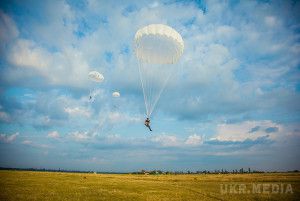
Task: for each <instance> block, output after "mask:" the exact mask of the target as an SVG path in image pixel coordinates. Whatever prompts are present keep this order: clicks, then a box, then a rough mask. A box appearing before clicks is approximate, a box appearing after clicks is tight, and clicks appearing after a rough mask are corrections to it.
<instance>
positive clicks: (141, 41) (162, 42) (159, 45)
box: [134, 24, 184, 64]
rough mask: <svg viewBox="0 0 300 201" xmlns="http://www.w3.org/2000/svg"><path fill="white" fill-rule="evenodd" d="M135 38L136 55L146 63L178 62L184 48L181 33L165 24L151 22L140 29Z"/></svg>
mask: <svg viewBox="0 0 300 201" xmlns="http://www.w3.org/2000/svg"><path fill="white" fill-rule="evenodd" d="M134 39H135V40H134V42H135V53H136V56H137V58H138V59H139V60H140V61H141V62H145V63H150V64H174V63H177V61H178V60H179V58H180V57H181V55H182V53H183V49H184V42H183V40H182V37H181V35H180V34H179V33H178V32H177V31H176V30H174V29H173V28H171V27H169V26H166V25H163V24H151V25H148V26H145V27H143V28H141V29H139V30H138V31H137V32H136V34H135V38H134Z"/></svg>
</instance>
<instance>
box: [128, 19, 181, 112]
mask: <svg viewBox="0 0 300 201" xmlns="http://www.w3.org/2000/svg"><path fill="white" fill-rule="evenodd" d="M134 45H135V54H136V57H137V59H138V62H139V65H138V66H139V75H140V80H141V85H142V89H143V95H144V102H145V107H146V115H147V117H150V116H151V114H152V112H153V110H154V108H155V106H156V104H157V102H158V100H159V99H160V96H161V94H162V92H163V91H164V88H165V87H166V85H167V83H168V81H169V79H170V76H171V75H172V72H174V69H176V65H175V64H177V63H178V60H179V59H180V57H181V55H182V53H183V50H184V42H183V39H182V37H181V35H180V34H179V33H178V32H177V31H176V30H174V29H173V28H171V27H169V26H166V25H163V24H151V25H148V26H145V27H143V28H141V29H139V30H138V31H137V32H136V34H135V37H134Z"/></svg>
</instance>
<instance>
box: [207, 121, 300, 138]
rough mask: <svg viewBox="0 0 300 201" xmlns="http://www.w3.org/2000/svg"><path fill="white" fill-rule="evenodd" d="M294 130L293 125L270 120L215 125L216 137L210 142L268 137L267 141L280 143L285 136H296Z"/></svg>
mask: <svg viewBox="0 0 300 201" xmlns="http://www.w3.org/2000/svg"><path fill="white" fill-rule="evenodd" d="M295 129H296V127H295V126H294V125H291V126H288V125H284V124H279V123H275V122H273V121H271V120H262V121H244V122H240V123H234V124H226V123H223V124H219V125H217V128H216V135H215V137H213V138H212V140H214V139H216V140H220V141H244V140H246V139H250V140H256V139H258V138H260V137H264V136H268V139H272V140H276V141H280V140H282V139H284V138H285V137H287V136H295V135H298V134H297V132H295Z"/></svg>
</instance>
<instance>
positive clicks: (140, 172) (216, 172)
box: [0, 167, 299, 175]
mask: <svg viewBox="0 0 300 201" xmlns="http://www.w3.org/2000/svg"><path fill="white" fill-rule="evenodd" d="M0 170H21V171H38V172H67V173H68V172H69V173H94V174H146V175H148V174H149V175H160V174H175V175H176V174H246V173H248V174H249V173H283V172H279V171H259V170H251V169H250V168H248V169H244V168H241V169H239V170H238V169H235V170H231V171H228V170H226V169H221V170H213V171H209V170H203V171H194V172H193V171H162V170H149V171H148V170H141V171H139V172H101V171H97V172H95V171H80V170H64V169H58V170H57V169H45V168H8V167H0ZM285 172H289V173H292V172H299V170H293V171H285Z"/></svg>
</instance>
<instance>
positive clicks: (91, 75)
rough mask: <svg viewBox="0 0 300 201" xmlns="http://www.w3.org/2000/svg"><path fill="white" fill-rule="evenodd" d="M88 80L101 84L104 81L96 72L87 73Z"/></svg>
mask: <svg viewBox="0 0 300 201" xmlns="http://www.w3.org/2000/svg"><path fill="white" fill-rule="evenodd" d="M89 78H90V79H91V80H92V81H94V82H103V80H104V76H103V75H102V74H101V73H99V72H97V71H91V72H90V73H89Z"/></svg>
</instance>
